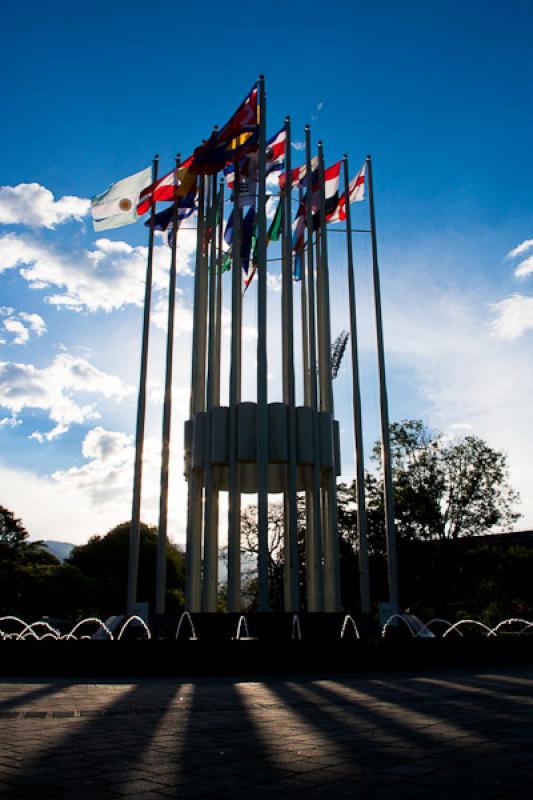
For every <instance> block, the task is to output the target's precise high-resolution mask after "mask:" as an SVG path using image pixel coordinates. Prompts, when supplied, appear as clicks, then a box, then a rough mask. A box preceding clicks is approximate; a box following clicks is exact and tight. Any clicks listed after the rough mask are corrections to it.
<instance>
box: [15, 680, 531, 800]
mask: <svg viewBox="0 0 533 800" xmlns="http://www.w3.org/2000/svg"><path fill="white" fill-rule="evenodd" d="M531 796H533V669H532V668H529V667H524V666H520V667H505V668H502V667H497V668H495V669H486V670H479V669H477V670H475V671H473V670H464V669H463V670H449V669H448V670H446V671H442V672H436V671H432V672H419V673H412V672H411V673H405V672H403V673H386V674H385V673H381V674H378V673H373V674H367V675H365V674H360V675H357V676H354V675H352V676H328V677H327V678H316V679H313V678H310V677H308V676H306V677H297V676H291V677H290V678H286V679H284V678H283V677H276V678H273V677H268V679H265V680H264V681H262V680H257V679H256V680H254V681H248V680H243V681H239V680H238V679H237V680H236V679H229V678H225V679H218V680H217V679H193V680H187V679H184V680H181V679H180V680H177V679H149V678H142V679H139V680H130V679H128V681H127V682H126V681H120V680H117V679H112V680H106V679H105V678H104V679H102V680H98V681H97V680H94V679H91V680H90V681H79V680H58V679H53V680H46V679H39V680H35V679H31V680H29V679H27V680H24V681H21V680H17V679H12V680H11V679H9V678H3V679H1V682H0V797H6V798H10V799H11V798H18V797H25V798H36V800H40V799H41V798H49V797H50V798H52V797H53V798H63V797H65V798H66V797H68V798H77V799H78V800H85V799H87V800H88V798H99V799H100V798H101V799H102V800H106V798H120V797H122V798H154V800H155V798H165V797H174V798H184V800H185V799H186V798H187V799H188V798H217V800H218V798H220V799H222V798H228V800H229V798H231V799H232V800H237V799H238V798H250V800H261V799H262V798H276V800H283V799H284V798H291V799H292V798H294V800H296V798H302V800H304V799H305V800H313V798H336V797H350V798H353V800H359V798H369V800H370V799H371V800H375V799H376V800H377V798H394V799H395V800H401V798H418V797H424V798H425V797H430V798H447V800H449V798H452V799H453V800H461V798H472V800H473V799H474V798H484V800H489V798H496V797H508V798H528V797H531Z"/></svg>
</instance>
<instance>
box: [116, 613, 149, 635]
mask: <svg viewBox="0 0 533 800" xmlns="http://www.w3.org/2000/svg"><path fill="white" fill-rule="evenodd" d="M132 623H137V624H139V625H141V627H142V628H144V632H145V633H146V638H147V639H151V638H152V634H151V633H150V628H149V627H148V625H147V624H146V622H145V621H144V620H143V618H142V617H139V616H138V615H137V614H132V616H131V617H128V619H127V620H126V622H125V623H124V625H123V626H122V628H121V629H120V631H119V634H118V636H117V642H118V641H120V639H121V638H122V634H123V633H124V631H125V630H126V628H127V627H128V626H129V625H131V624H132Z"/></svg>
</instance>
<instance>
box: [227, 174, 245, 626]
mask: <svg viewBox="0 0 533 800" xmlns="http://www.w3.org/2000/svg"><path fill="white" fill-rule="evenodd" d="M239 181H240V176H239V167H238V164H236V165H235V182H234V185H233V240H232V244H231V253H232V264H231V351H230V373H229V431H228V611H240V610H241V607H242V599H241V495H240V486H239V483H240V482H239V468H238V463H237V409H238V404H239V402H240V399H241V326H242V297H241V295H242V268H241V209H240V207H239Z"/></svg>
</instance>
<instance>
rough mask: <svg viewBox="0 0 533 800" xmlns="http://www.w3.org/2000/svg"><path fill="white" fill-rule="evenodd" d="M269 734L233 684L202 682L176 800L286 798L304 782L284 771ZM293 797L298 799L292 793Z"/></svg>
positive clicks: (176, 781) (186, 733)
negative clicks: (272, 748) (178, 799)
mask: <svg viewBox="0 0 533 800" xmlns="http://www.w3.org/2000/svg"><path fill="white" fill-rule="evenodd" d="M268 739H269V735H268V733H267V732H266V731H265V728H263V727H262V725H261V721H260V720H258V719H257V718H256V717H255V716H254V713H253V709H251V708H250V707H249V705H248V704H247V702H246V701H245V700H244V698H243V696H242V694H241V692H239V690H238V688H237V687H236V685H235V683H233V682H232V681H230V680H223V681H202V682H198V683H197V684H196V690H195V693H194V698H193V702H192V706H191V710H190V714H189V716H188V722H187V726H186V730H185V731H184V737H183V742H184V747H183V751H182V758H181V762H180V765H179V767H178V769H177V770H176V772H175V773H174V785H175V795H174V796H175V797H176V798H178V797H179V798H180V800H192V799H193V798H195V799H196V798H198V797H199V796H201V797H204V795H205V796H206V797H209V798H217V800H226V799H227V800H229V799H230V798H231V800H241V798H242V800H261V798H264V797H276V798H278V799H279V800H282V799H283V798H285V797H288V796H289V794H290V793H291V792H293V791H294V790H295V789H300V788H302V784H301V783H299V782H298V781H296V780H293V778H292V776H291V775H289V774H287V772H286V771H284V770H283V769H281V768H280V766H279V765H278V764H277V763H276V761H275V760H274V758H273V755H272V752H271V749H270V747H269V741H268ZM290 796H291V797H292V796H293V795H292V794H290Z"/></svg>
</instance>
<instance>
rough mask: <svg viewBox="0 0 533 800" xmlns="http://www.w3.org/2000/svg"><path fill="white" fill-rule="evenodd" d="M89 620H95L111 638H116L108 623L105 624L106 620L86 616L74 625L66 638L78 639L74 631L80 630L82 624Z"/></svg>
mask: <svg viewBox="0 0 533 800" xmlns="http://www.w3.org/2000/svg"><path fill="white" fill-rule="evenodd" d="M89 622H95V623H96V624H97V625H99V626H100V628H101V629H102V630H103V631H105V632H106V633H107V635H108V636H109V638H110V639H114V638H115V637H114V636H113V634H112V633H111V631H110V630H109V628H108V627H107V625H106V624H105V622H102V620H101V619H98V617H86V618H85V619H82V620H80V621H79V622H77V623H76V625H74V627H73V628H72V630H71V631H70V633H67V635H66V637H65V638H66V639H76V638H77V637H76V636H74V633H75V632H76V631H77V630H78V628H81V626H82V625H85V624H87V623H89Z"/></svg>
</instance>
